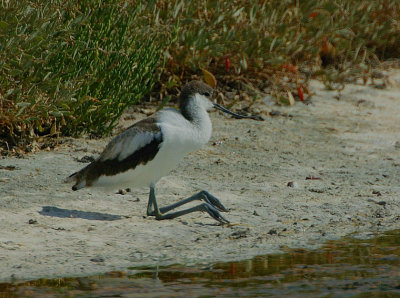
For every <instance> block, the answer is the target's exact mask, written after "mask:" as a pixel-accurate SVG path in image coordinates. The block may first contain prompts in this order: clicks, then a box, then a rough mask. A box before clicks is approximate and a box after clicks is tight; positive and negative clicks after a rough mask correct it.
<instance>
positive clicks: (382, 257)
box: [0, 230, 400, 297]
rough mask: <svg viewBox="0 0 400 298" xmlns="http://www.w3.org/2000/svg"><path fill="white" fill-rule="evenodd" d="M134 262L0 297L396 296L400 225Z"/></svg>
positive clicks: (399, 291)
mask: <svg viewBox="0 0 400 298" xmlns="http://www.w3.org/2000/svg"><path fill="white" fill-rule="evenodd" d="M130 269H134V270H135V271H136V270H137V269H138V268H130ZM139 269H140V270H138V271H136V272H138V273H135V274H131V275H127V274H126V273H124V272H110V273H107V274H105V275H101V276H90V277H84V278H60V279H40V280H36V281H30V282H23V283H14V284H10V283H3V284H0V297H15V296H36V297H57V296H62V297H65V296H80V297H110V296H113V297H121V296H122V297H124V296H125V297H126V296H129V297H152V296H162V297H185V296H186V297H196V296H226V297H232V296H283V295H291V296H296V297H310V296H313V297H319V296H321V297H326V296H329V297H351V296H357V297H400V230H396V231H391V232H388V233H385V234H383V235H380V236H378V237H375V238H372V239H369V240H355V239H351V238H345V239H342V240H340V241H332V242H329V243H327V244H326V245H325V246H324V247H322V248H321V249H318V250H288V251H287V252H285V253H283V254H276V255H265V256H259V257H255V258H253V259H251V260H245V261H241V262H228V263H218V264H214V265H212V266H210V267H202V268H193V267H184V266H179V265H176V266H169V267H163V268H139Z"/></svg>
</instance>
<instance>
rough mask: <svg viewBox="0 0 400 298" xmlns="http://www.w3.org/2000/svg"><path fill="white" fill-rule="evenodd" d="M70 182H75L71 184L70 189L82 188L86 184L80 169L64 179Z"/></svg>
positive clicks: (65, 181)
mask: <svg viewBox="0 0 400 298" xmlns="http://www.w3.org/2000/svg"><path fill="white" fill-rule="evenodd" d="M71 182H75V184H74V185H73V186H72V190H78V189H81V188H84V187H85V186H86V179H85V178H84V175H82V171H79V172H75V173H73V174H72V175H70V176H68V177H67V178H65V179H64V183H71Z"/></svg>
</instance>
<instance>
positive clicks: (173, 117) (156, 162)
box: [95, 109, 212, 189]
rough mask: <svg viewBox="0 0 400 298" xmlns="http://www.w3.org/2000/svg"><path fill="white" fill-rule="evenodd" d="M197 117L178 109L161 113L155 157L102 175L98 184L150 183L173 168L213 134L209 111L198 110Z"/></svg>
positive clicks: (139, 184)
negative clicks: (131, 168)
mask: <svg viewBox="0 0 400 298" xmlns="http://www.w3.org/2000/svg"><path fill="white" fill-rule="evenodd" d="M199 116H200V117H196V121H193V122H190V121H188V120H186V119H185V118H184V117H183V116H182V115H181V114H180V113H179V112H178V111H176V110H175V109H164V110H162V111H161V112H159V113H158V115H157V118H158V125H159V127H160V129H161V133H162V136H163V142H162V143H161V145H160V149H159V151H158V153H157V154H156V156H155V157H154V159H153V160H151V161H149V162H148V163H147V164H145V165H138V166H137V167H136V168H135V169H133V170H129V171H126V172H124V173H121V174H117V175H114V176H102V177H100V178H99V180H98V181H97V182H96V183H95V185H96V186H100V187H106V188H114V189H116V188H125V187H140V186H150V184H152V183H156V182H157V181H158V180H160V179H161V178H162V177H163V176H166V175H167V174H168V173H169V172H170V171H171V170H172V169H174V168H175V167H176V166H177V165H178V163H179V162H180V161H181V159H182V158H183V157H184V156H185V155H187V154H188V153H190V152H193V151H195V150H197V149H200V148H201V147H202V146H203V145H204V144H206V143H207V142H208V140H209V139H210V137H211V132H212V125H211V120H210V118H209V116H208V113H207V112H206V111H205V110H202V111H199Z"/></svg>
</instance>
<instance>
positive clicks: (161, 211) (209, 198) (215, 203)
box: [147, 185, 229, 223]
mask: <svg viewBox="0 0 400 298" xmlns="http://www.w3.org/2000/svg"><path fill="white" fill-rule="evenodd" d="M195 200H199V201H204V203H202V204H200V205H198V206H195V207H192V208H188V209H185V210H181V211H177V212H173V213H169V214H165V213H167V212H168V211H171V210H173V209H175V208H177V207H179V206H182V205H184V204H187V203H189V202H192V201H195ZM153 207H154V208H153ZM196 211H205V212H207V213H208V214H209V215H210V216H211V217H212V218H214V219H215V220H217V221H219V222H221V223H229V221H228V220H227V219H226V218H225V217H223V216H222V215H221V213H220V211H222V212H228V210H227V209H226V208H225V207H224V205H222V203H221V202H220V201H219V200H218V199H217V198H216V197H214V196H213V195H211V194H210V193H209V192H207V191H205V190H202V191H200V192H199V193H197V194H195V195H193V196H191V197H189V198H187V199H184V200H181V201H179V202H177V203H174V204H171V205H168V206H165V207H162V208H158V205H157V201H156V196H155V189H154V185H152V186H150V194H149V202H148V205H147V215H148V216H150V215H152V216H155V217H156V219H158V220H162V219H172V218H176V217H179V216H182V215H185V214H188V213H192V212H196Z"/></svg>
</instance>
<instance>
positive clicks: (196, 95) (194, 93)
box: [179, 81, 246, 118]
mask: <svg viewBox="0 0 400 298" xmlns="http://www.w3.org/2000/svg"><path fill="white" fill-rule="evenodd" d="M213 94H214V89H213V88H212V87H211V86H209V85H207V84H206V83H204V82H202V81H191V82H189V83H187V84H186V85H185V86H183V89H182V92H181V95H180V99H179V108H180V109H181V111H185V110H186V109H187V108H188V106H189V105H191V104H192V103H193V102H195V104H196V105H197V106H200V107H202V108H204V109H205V110H207V111H208V110H211V109H212V108H216V109H218V110H220V111H222V112H224V113H227V114H230V115H232V116H234V117H235V118H246V117H244V116H242V115H239V114H236V113H234V112H232V111H230V110H228V109H227V108H225V107H223V106H221V105H220V104H218V103H216V102H214V101H213V100H212V99H213Z"/></svg>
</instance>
